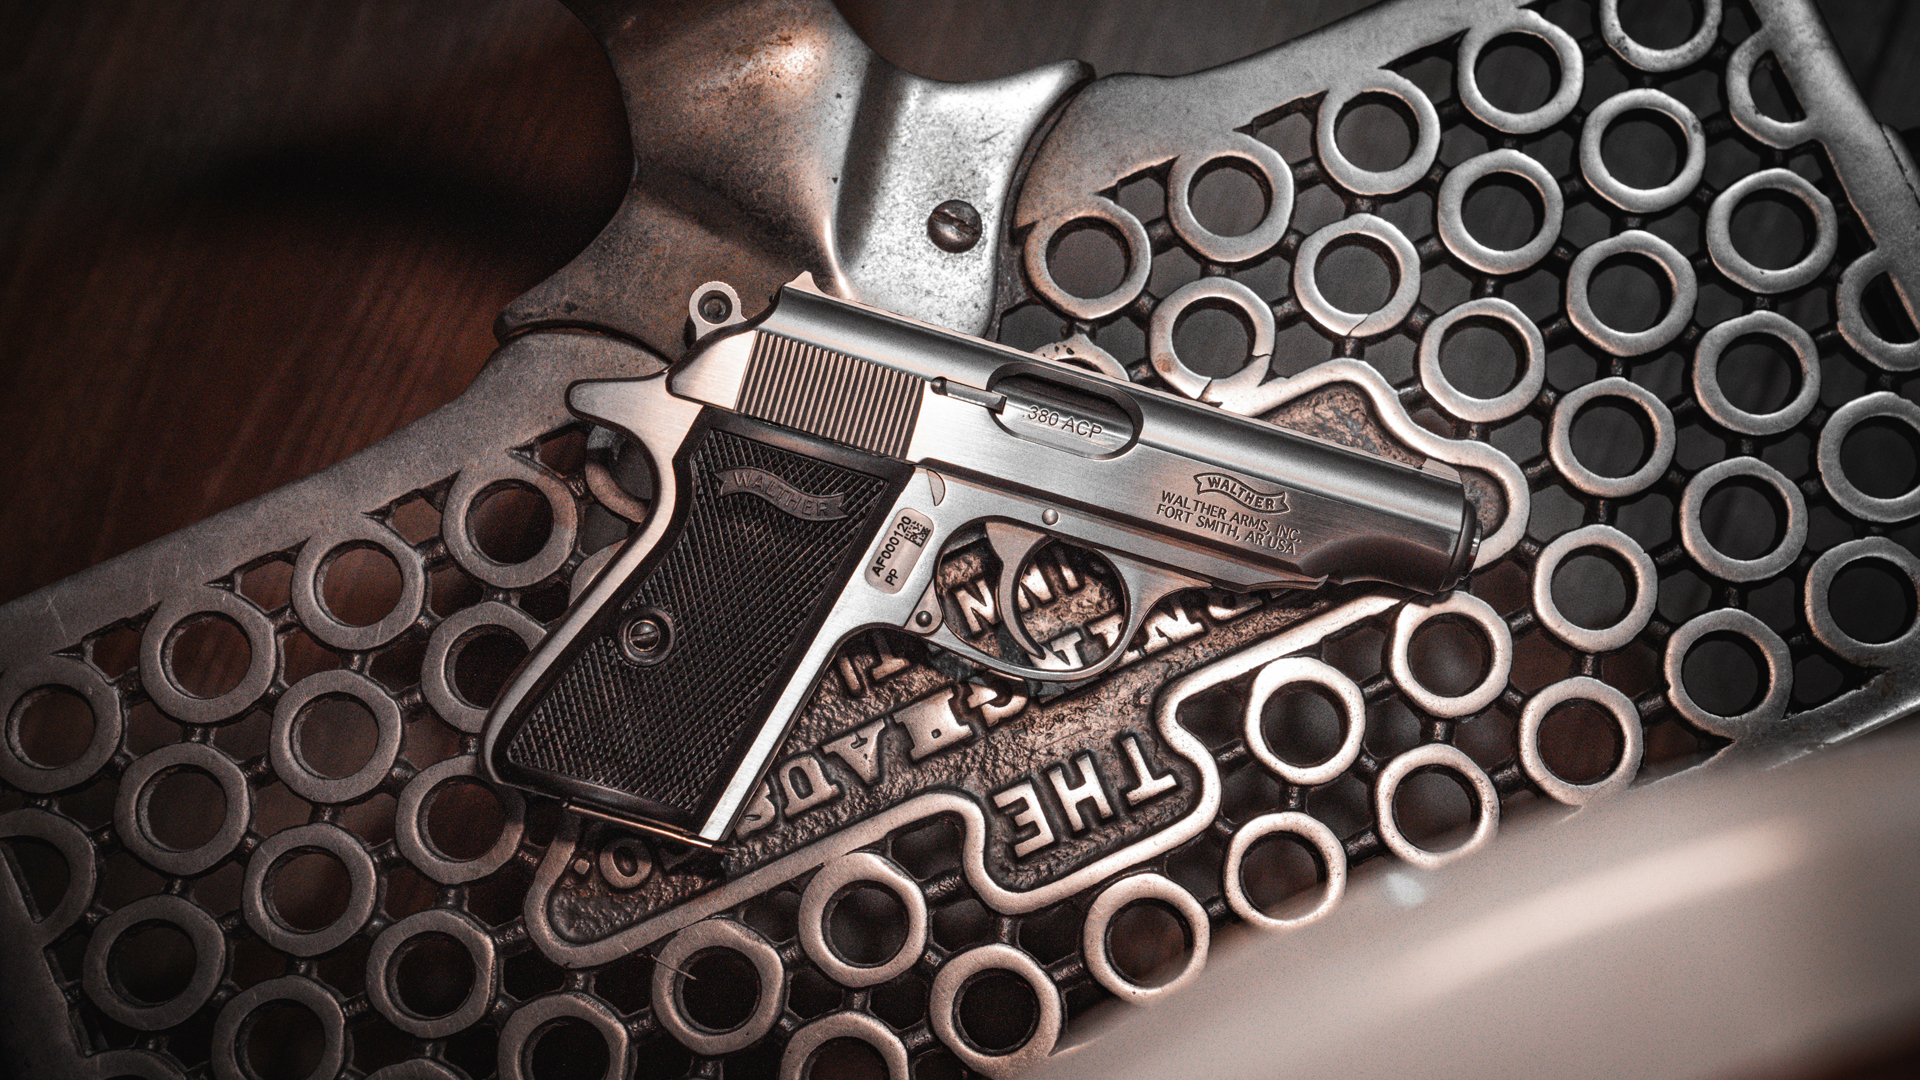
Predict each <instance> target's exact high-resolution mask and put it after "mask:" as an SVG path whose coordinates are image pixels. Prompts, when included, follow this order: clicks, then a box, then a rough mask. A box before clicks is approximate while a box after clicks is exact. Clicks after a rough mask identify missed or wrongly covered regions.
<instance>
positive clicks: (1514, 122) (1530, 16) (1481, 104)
mask: <svg viewBox="0 0 1920 1080" xmlns="http://www.w3.org/2000/svg"><path fill="white" fill-rule="evenodd" d="M1508 34H1526V35H1529V36H1531V37H1536V38H1539V39H1540V40H1541V41H1544V42H1546V43H1547V47H1548V48H1549V49H1552V50H1553V55H1554V59H1555V60H1556V61H1558V62H1559V66H1560V77H1559V79H1558V80H1556V81H1557V82H1558V83H1559V86H1558V87H1556V88H1555V89H1554V92H1553V96H1552V97H1550V98H1548V99H1547V100H1546V101H1545V102H1544V103H1542V104H1541V105H1540V107H1538V108H1536V109H1531V110H1529V111H1527V112H1519V113H1515V112H1508V111H1506V110H1505V109H1502V108H1498V107H1496V106H1495V105H1494V104H1493V103H1492V102H1491V101H1488V100H1487V96H1486V95H1485V94H1484V93H1482V92H1481V90H1480V77H1479V73H1478V68H1479V66H1480V54H1481V53H1482V52H1483V51H1485V49H1486V47H1487V46H1488V45H1491V44H1493V41H1494V39H1496V38H1501V37H1505V36H1507V35H1508ZM1454 71H1455V73H1456V74H1455V80H1454V81H1455V83H1456V85H1458V87H1459V89H1460V103H1461V104H1463V105H1465V106H1466V107H1467V111H1468V112H1470V113H1472V114H1473V115H1474V117H1475V118H1477V119H1478V120H1479V121H1480V122H1481V123H1484V124H1486V125H1487V126H1488V127H1491V128H1493V129H1494V130H1495V131H1502V132H1505V133H1507V134H1509V135H1531V134H1533V133H1535V132H1538V131H1545V130H1547V129H1548V128H1550V127H1552V126H1553V125H1555V124H1557V123H1559V122H1560V121H1562V120H1565V119H1566V118H1567V114H1568V113H1570V112H1572V111H1573V107H1574V106H1575V105H1578V104H1579V103H1580V92H1581V90H1583V89H1585V87H1586V77H1587V65H1586V60H1585V59H1584V58H1583V57H1582V56H1581V55H1580V43H1579V42H1577V41H1575V40H1573V35H1571V34H1569V33H1567V32H1566V31H1565V30H1562V29H1560V28H1559V27H1558V26H1555V25H1554V24H1552V23H1550V22H1548V21H1547V20H1546V19H1545V18H1544V17H1542V16H1541V15H1540V13H1539V12H1536V11H1516V12H1514V13H1513V14H1512V15H1510V16H1509V17H1508V20H1507V22H1506V23H1504V24H1500V25H1494V24H1491V23H1475V24H1474V27H1473V29H1471V30H1468V31H1467V36H1466V37H1464V38H1462V39H1461V41H1460V58H1459V62H1458V63H1457V64H1456V66H1455V67H1454ZM1554 191H1555V193H1556V194H1557V193H1558V192H1559V188H1558V187H1556V188H1555V189H1554ZM1555 231H1558V230H1555Z"/></svg>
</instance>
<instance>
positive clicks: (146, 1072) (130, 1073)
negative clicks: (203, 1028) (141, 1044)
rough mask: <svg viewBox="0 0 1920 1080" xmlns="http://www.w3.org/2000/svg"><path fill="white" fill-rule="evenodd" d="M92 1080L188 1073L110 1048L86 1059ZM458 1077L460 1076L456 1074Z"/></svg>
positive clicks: (152, 1056)
mask: <svg viewBox="0 0 1920 1080" xmlns="http://www.w3.org/2000/svg"><path fill="white" fill-rule="evenodd" d="M86 1065H87V1071H85V1072H81V1073H76V1074H75V1075H76V1076H82V1077H87V1078H88V1080H186V1077H187V1074H186V1073H184V1072H182V1071H181V1069H180V1066H179V1065H177V1064H175V1063H174V1061H173V1060H172V1059H171V1058H168V1057H165V1056H162V1055H161V1054H159V1053H158V1052H156V1051H153V1050H139V1049H134V1048H128V1049H124V1050H108V1051H106V1052H104V1053H99V1054H93V1055H91V1056H89V1057H88V1058H87V1059H86ZM456 1080H457V1078H456Z"/></svg>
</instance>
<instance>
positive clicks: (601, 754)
mask: <svg viewBox="0 0 1920 1080" xmlns="http://www.w3.org/2000/svg"><path fill="white" fill-rule="evenodd" d="M673 469H674V471H675V479H676V485H675V486H676V487H677V488H678V489H679V490H680V491H682V492H685V493H686V494H685V496H684V497H683V498H682V499H680V500H679V502H678V505H676V506H673V507H671V508H668V507H662V508H661V509H660V510H658V511H656V512H662V513H672V514H674V515H675V520H674V521H672V522H671V523H670V524H669V527H668V529H667V530H666V532H665V533H663V534H662V538H661V540H660V541H659V543H658V546H657V547H656V548H655V550H653V551H651V552H649V553H647V554H646V556H645V557H644V558H643V559H642V560H641V561H640V562H639V563H638V565H637V566H636V567H635V569H634V570H633V571H632V572H631V573H630V574H629V575H628V577H627V579H626V581H624V582H620V583H618V584H617V585H616V586H614V587H613V588H612V590H611V591H606V592H601V591H600V590H599V589H598V588H596V589H595V590H594V591H592V592H589V594H588V596H590V597H591V596H594V595H596V594H597V595H599V596H600V597H602V598H603V599H602V602H601V603H600V605H599V608H598V610H596V611H594V612H592V613H591V614H590V615H589V616H586V617H585V619H584V621H580V622H574V621H572V620H571V619H570V620H569V624H567V625H572V626H575V627H577V629H576V630H575V631H574V632H572V633H571V634H562V633H560V632H557V633H556V635H555V638H556V639H550V640H549V642H548V643H547V644H546V645H545V646H543V648H542V649H541V650H539V651H536V653H535V654H534V656H533V657H532V658H530V659H529V661H528V665H529V671H530V672H533V680H534V681H532V682H531V683H530V684H529V687H528V689H527V691H526V692H525V693H523V694H522V695H521V697H520V699H519V700H518V701H515V702H511V703H509V704H508V711H507V712H506V714H505V715H503V716H501V717H498V718H496V722H497V723H498V724H499V725H500V726H499V729H498V731H497V733H496V734H495V735H494V737H492V738H491V739H489V741H488V745H489V747H490V758H489V764H490V766H491V767H492V769H493V771H494V773H495V775H497V776H498V777H500V778H501V779H502V780H505V781H507V782H509V783H512V784H514V785H516V786H520V787H525V788H529V789H532V790H534V791H539V792H542V793H546V794H551V795H556V796H560V797H563V798H567V799H570V800H572V801H574V802H575V803H577V804H580V805H582V806H584V807H586V808H588V809H591V810H597V811H601V812H606V813H610V814H612V815H614V816H616V817H620V818H625V819H628V820H637V821H641V822H644V823H648V824H654V825H663V826H666V827H667V828H668V829H669V830H672V831H677V832H680V833H683V834H686V835H690V836H693V837H696V838H698V839H702V840H705V841H707V842H716V841H718V840H720V839H722V838H723V837H724V836H725V834H726V831H727V829H729V828H730V827H731V824H732V819H733V817H734V816H736V815H737V813H738V806H739V805H743V804H744V799H743V798H741V797H739V794H740V793H741V792H744V791H747V790H750V788H751V786H752V785H753V783H754V782H756V781H757V780H758V778H759V776H760V774H761V773H762V772H763V771H764V770H765V767H766V764H767V762H768V761H769V760H770V759H771V757H772V755H773V753H774V751H775V750H777V749H778V736H779V734H781V733H783V732H784V729H785V727H786V725H787V724H788V723H789V721H790V720H791V718H792V713H794V712H796V711H797V710H798V707H799V705H800V704H803V703H804V701H805V697H804V694H803V695H800V696H797V697H796V696H794V695H790V694H787V693H786V691H788V689H789V684H791V683H793V682H794V680H796V679H804V680H805V681H806V682H807V683H808V684H809V685H808V687H802V688H801V689H802V690H805V689H808V688H809V687H810V685H811V683H812V681H813V680H814V678H815V677H817V674H818V673H817V672H801V671H799V670H798V669H799V667H800V666H801V664H802V662H803V660H804V658H805V657H806V655H807V653H808V651H809V647H810V645H811V644H812V643H813V639H814V637H816V636H817V635H818V633H819V632H820V630H821V626H822V623H823V622H824V621H825V620H826V618H827V615H828V613H829V611H830V610H831V609H832V608H833V605H834V603H835V601H836V599H837V598H838V597H839V596H840V594H841V592H842V591H843V590H844V588H845V587H846V584H847V583H848V581H849V580H851V579H852V578H853V576H854V575H856V574H857V573H859V572H860V565H861V560H862V557H863V556H864V555H865V553H866V550H867V547H868V545H869V544H870V543H871V541H872V540H873V538H874V535H875V534H876V533H877V532H878V530H879V527H880V525H881V523H882V522H883V521H884V520H885V515H886V514H887V511H888V510H889V508H890V507H891V506H892V504H893V501H894V498H895V497H896V496H897V495H898V494H899V492H900V489H901V488H902V487H903V486H904V485H905V482H906V480H907V478H908V477H909V476H910V475H911V470H910V469H909V468H908V467H907V466H906V465H905V464H904V463H901V462H898V461H894V460H892V459H888V458H882V457H875V456H873V455H869V454H865V453H861V452H859V451H855V450H850V449H848V448H846V447H843V446H840V445H837V444H834V443H829V442H825V441H822V440H819V439H814V438H810V437H807V436H802V435H797V434H795V433H793V432H790V431H787V430H785V429H781V428H776V427H772V426H770V425H766V424H762V423H759V422H756V421H752V420H748V419H745V418H742V417H739V416H736V415H731V414H723V413H709V414H707V415H706V416H704V417H703V419H702V420H701V421H700V422H699V423H697V424H696V425H695V426H694V428H693V430H692V431H691V432H690V434H689V437H688V439H687V440H686V443H685V444H684V445H683V446H682V448H681V451H680V452H679V453H678V454H677V455H676V456H675V458H674V461H673ZM635 542H638V540H636V541H635ZM620 565H621V560H619V559H616V560H615V561H614V563H613V564H611V566H610V570H611V569H612V568H615V567H619V566H620ZM563 629H564V627H563ZM562 637H564V638H566V640H557V639H559V638H562ZM536 668H537V669H538V670H537V671H535V670H534V669H536ZM523 677H524V676H523ZM782 700H786V701H788V703H789V707H787V708H784V709H780V710H777V711H779V712H782V713H784V714H785V715H774V713H775V711H776V708H775V706H776V704H777V703H779V702H781V701H782ZM769 727H777V728H778V729H780V730H779V732H776V733H775V737H774V738H772V739H769V738H767V737H766V732H767V729H768V728H769ZM730 792H731V793H734V797H733V798H732V804H733V805H723V803H724V802H725V801H726V800H725V798H723V797H725V796H727V795H728V793H730Z"/></svg>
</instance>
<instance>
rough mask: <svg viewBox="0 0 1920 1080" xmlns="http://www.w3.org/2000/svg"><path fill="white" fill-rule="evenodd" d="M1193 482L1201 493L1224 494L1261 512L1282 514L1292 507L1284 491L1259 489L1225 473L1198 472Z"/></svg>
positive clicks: (1250, 508) (1248, 507)
mask: <svg viewBox="0 0 1920 1080" xmlns="http://www.w3.org/2000/svg"><path fill="white" fill-rule="evenodd" d="M1193 484H1194V487H1195V489H1196V490H1197V491H1198V493H1199V494H1201V495H1216V494H1217V495H1225V496H1226V497H1227V498H1229V499H1232V500H1233V501H1234V502H1237V503H1239V504H1240V505H1242V506H1244V507H1246V508H1247V509H1249V510H1258V511H1259V512H1261V513H1263V514H1284V513H1287V512H1288V511H1290V510H1292V509H1293V508H1292V507H1290V506H1288V505H1287V493H1286V492H1284V491H1261V490H1260V489H1259V488H1257V487H1254V486H1253V485H1252V484H1249V483H1247V482H1246V481H1244V480H1241V479H1239V478H1237V477H1232V476H1228V475H1227V474H1226V473H1199V474H1197V475H1195V476H1194V478H1193Z"/></svg>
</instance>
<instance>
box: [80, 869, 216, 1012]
mask: <svg viewBox="0 0 1920 1080" xmlns="http://www.w3.org/2000/svg"><path fill="white" fill-rule="evenodd" d="M150 923H165V924H166V925H168V926H171V927H173V928H174V929H176V930H178V931H180V933H182V934H184V935H185V936H186V938H187V940H188V941H189V942H190V943H192V945H193V974H192V975H191V976H189V977H188V979H187V985H186V986H184V987H182V988H181V989H180V992H179V993H177V994H175V995H174V996H173V997H172V998H170V999H168V1000H166V1001H159V1002H153V1003H150V1004H149V1003H142V1002H139V1001H135V1000H132V999H130V998H129V997H128V996H127V995H126V994H124V993H122V992H121V991H120V989H119V988H118V987H116V986H115V985H114V981H113V977H112V975H111V973H110V972H109V971H108V970H107V961H108V960H109V959H111V958H112V955H113V947H114V946H115V945H117V944H119V943H120V939H121V938H122V937H125V936H126V934H127V933H128V931H131V930H133V929H135V928H137V927H142V926H146V925H148V924H150ZM226 969H227V939H226V936H225V935H223V934H222V933H221V932H220V924H219V923H217V922H214V921H213V916H211V915H209V914H207V913H206V912H205V911H202V910H201V909H200V908H199V907H198V906H196V905H195V904H193V903H191V902H189V901H188V900H186V899H184V898H182V897H178V896H169V895H166V894H164V893H163V894H160V895H157V896H143V897H141V898H140V899H138V900H135V901H134V902H133V903H131V904H128V905H127V906H126V907H123V908H121V909H120V910H118V911H116V912H114V913H113V914H111V915H109V916H107V917H106V918H105V919H102V920H101V921H100V925H98V926H96V927H94V928H93V936H92V937H91V938H89V939H88V941H87V954H86V959H85V960H84V961H83V963H82V967H81V970H82V977H81V982H82V984H83V985H84V986H85V988H86V991H87V996H88V997H89V998H91V999H93V1003H94V1004H95V1005H97V1006H99V1008H100V1011H101V1012H103V1013H106V1014H107V1016H108V1017H110V1018H112V1019H113V1020H116V1021H118V1022H119V1023H122V1024H125V1025H127V1026H128V1027H130V1028H135V1029H138V1030H140V1031H161V1030H164V1029H166V1028H170V1027H174V1026H176V1025H178V1024H183V1023H185V1022H186V1020H187V1018H188V1017H190V1016H192V1015H193V1014H194V1013H196V1012H198V1011H199V1010H200V1006H202V1005H205V1004H206V1003H207V999H208V998H211V997H212V996H213V992H214V990H216V989H218V988H219V986H220V976H221V975H222V974H223V973H224V972H225V971H226Z"/></svg>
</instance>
